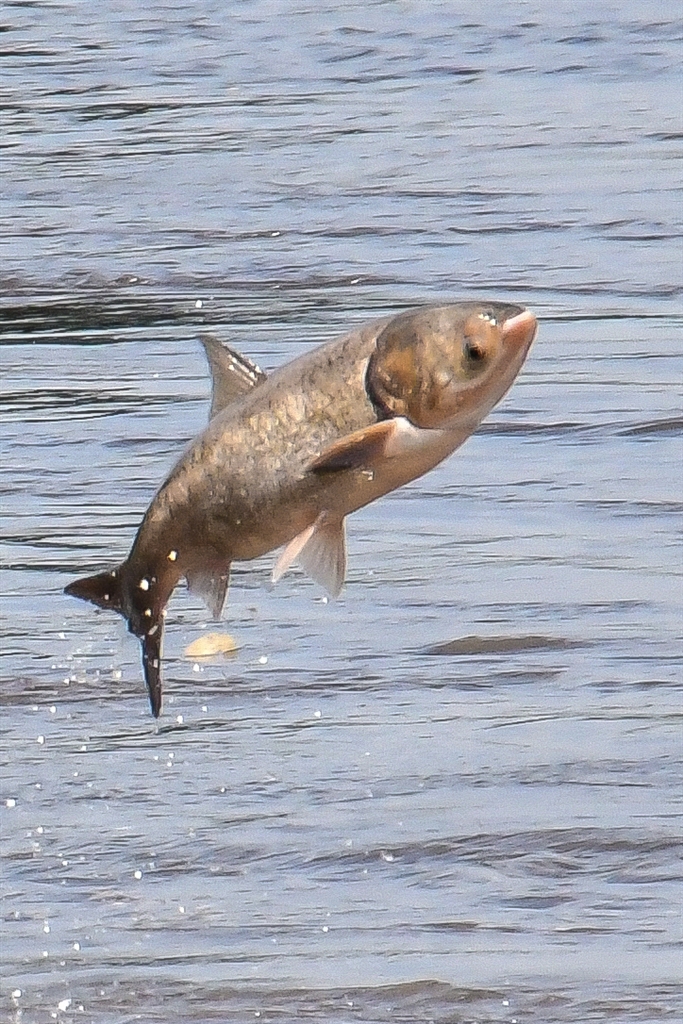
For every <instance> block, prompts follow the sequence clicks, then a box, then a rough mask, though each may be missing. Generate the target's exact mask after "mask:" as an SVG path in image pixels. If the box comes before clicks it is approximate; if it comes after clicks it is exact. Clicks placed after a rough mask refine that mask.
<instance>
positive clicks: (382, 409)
mask: <svg viewBox="0 0 683 1024" xmlns="http://www.w3.org/2000/svg"><path fill="white" fill-rule="evenodd" d="M535 332H536V320H535V318H534V316H533V314H531V313H530V312H528V311H527V310H524V309H522V308H521V307H519V306H513V305H509V304H504V303H478V302H463V303H455V304H450V305H444V306H425V307H421V308H418V309H415V310H410V311H408V312H406V313H402V314H399V315H398V316H395V317H391V318H384V319H381V320H377V321H374V322H373V323H370V324H367V325H366V326H364V327H361V328H359V329H358V330H355V331H352V332H351V333H349V334H346V335H344V336H343V337H341V338H339V339H336V340H335V341H332V342H329V343H328V344H326V345H322V346H320V347H319V348H316V349H314V350H312V351H310V352H307V353H305V354H304V355H301V356H299V357H298V358H297V359H294V360H293V361H292V362H290V363H287V364H285V365H284V366H282V367H280V368H279V369H277V370H275V371H273V373H271V374H270V375H268V376H266V375H265V374H263V373H262V372H261V371H260V370H259V369H258V367H256V366H254V365H253V364H252V363H250V362H249V360H247V359H245V358H244V357H242V356H240V355H239V353H236V352H234V351H233V350H231V349H229V348H227V347H225V346H221V345H220V343H219V342H217V341H216V340H215V339H213V338H210V337H205V338H203V339H202V340H203V343H204V347H205V350H206V354H207V357H208V360H209V365H210V368H211V371H212V377H213V403H212V409H211V419H210V421H209V424H208V426H207V427H206V429H205V430H204V431H203V432H202V433H201V434H200V435H199V436H198V437H197V438H196V439H195V440H194V441H193V442H192V443H191V444H190V445H189V447H188V448H187V449H186V451H185V452H184V454H183V455H182V456H181V458H180V459H179V461H178V462H177V464H176V465H175V467H174V468H173V469H172V471H171V473H170V474H169V476H168V478H167V479H166V481H165V482H164V483H163V484H162V486H161V488H160V489H159V491H158V492H157V494H156V496H155V497H154V499H153V501H152V503H151V505H150V506H149V509H148V510H147V512H146V514H145V516H144V518H143V520H142V523H141V525H140V528H139V530H138V533H137V536H136V538H135V541H134V543H133V547H132V549H131V552H130V554H129V556H128V558H127V559H126V560H125V561H124V562H123V563H122V564H121V565H120V566H118V567H117V568H116V569H114V570H112V571H111V572H106V573H100V574H98V575H97V576H91V577H87V578H85V579H82V580H77V581H75V582H74V583H72V584H70V585H69V586H68V587H67V588H66V592H67V593H68V594H71V595H73V596H76V597H80V598H83V599H84V600H88V601H91V602H92V603H94V604H96V605H99V606H100V607H106V608H111V609H113V610H114V611H117V612H119V613H120V614H122V615H123V616H124V617H125V619H126V620H127V622H128V628H129V630H130V632H131V633H133V634H134V635H136V636H138V637H139V638H140V640H141V643H142V660H143V669H144V675H145V680H146V682H147V687H148V691H149V696H150V702H151V707H152V711H153V713H154V715H155V716H158V715H159V713H160V710H161V671H160V662H161V640H162V633H163V621H164V611H165V608H166V605H167V603H168V600H169V598H170V596H171V594H172V592H173V590H174V589H175V587H176V585H177V583H178V582H179V580H180V579H181V578H182V577H185V578H186V579H187V582H188V585H189V587H190V589H191V590H192V591H194V592H196V593H198V594H200V595H201V596H202V597H203V598H204V599H205V600H206V602H207V604H208V606H209V608H210V610H211V611H212V613H213V614H214V616H215V617H219V616H220V613H221V610H222V607H223V603H224V601H225V596H226V592H227V587H228V582H229V574H230V565H231V563H232V562H233V561H235V560H250V559H253V558H257V557H259V556H260V555H263V554H265V553H266V552H268V551H272V550H274V549H276V548H279V547H283V551H282V553H281V554H280V556H279V558H278V560H277V562H276V565H275V568H274V570H273V579H274V580H277V579H279V578H280V576H281V575H282V574H283V573H284V572H285V571H286V569H287V568H288V567H289V566H290V565H291V564H292V563H293V562H294V561H297V562H299V564H301V565H302V566H303V568H304V569H305V570H306V571H307V572H308V573H309V574H310V575H311V576H312V577H313V578H314V579H316V580H317V581H318V582H320V583H321V584H322V585H323V586H324V587H326V589H327V590H328V591H329V592H330V593H332V594H334V595H336V594H337V593H338V592H339V590H340V589H341V586H342V584H343V581H344V576H345V572H346V546H345V525H344V522H345V517H346V516H347V515H349V514H350V513H351V512H354V511H356V510H357V509H359V508H362V507H363V506H364V505H367V504H368V503H369V502H371V501H374V500H375V499H376V498H378V497H381V496H382V495H383V494H387V493H388V492H389V491H392V490H394V489H395V488H397V487H400V486H402V485H403V484H405V483H407V482H408V481H410V480H413V479H415V478H416V477H418V476H421V475H422V474H423V473H426V472H427V471H428V470H430V469H432V468H433V467H434V466H435V465H437V464H438V463H439V462H441V461H442V460H443V459H444V458H446V457H447V456H448V455H450V454H451V452H453V451H454V450H455V449H456V448H457V447H459V445H460V444H462V442H463V441H464V440H466V438H467V437H469V435H470V434H471V433H472V431H473V430H475V429H476V427H477V426H478V424H479V423H480V422H481V420H482V419H483V418H484V417H485V416H486V415H487V413H488V412H489V411H490V410H491V409H492V408H493V406H494V405H495V404H496V403H497V402H498V401H499V400H500V399H501V398H502V397H503V395H504V394H505V392H506V391H507V390H508V388H509V387H510V386H511V384H512V382H513V381H514V379H515V377H516V375H517V373H518V372H519V369H520V368H521V366H522V364H523V362H524V359H525V357H526V354H527V352H528V350H529V347H530V345H531V343H532V341H533V338H534V335H535Z"/></svg>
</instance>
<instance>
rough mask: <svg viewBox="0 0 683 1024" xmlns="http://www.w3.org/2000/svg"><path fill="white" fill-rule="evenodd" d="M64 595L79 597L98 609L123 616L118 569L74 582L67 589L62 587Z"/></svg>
mask: <svg viewBox="0 0 683 1024" xmlns="http://www.w3.org/2000/svg"><path fill="white" fill-rule="evenodd" d="M64 593H65V594H69V596H70V597H80V599H81V600H82V601H90V603H91V604H96V605H97V606H98V608H110V609H111V611H113V612H118V613H119V615H123V601H122V599H121V579H120V575H119V570H118V569H114V570H113V572H100V573H98V574H97V576H84V577H83V579H81V580H74V582H73V583H70V584H69V585H68V587H64Z"/></svg>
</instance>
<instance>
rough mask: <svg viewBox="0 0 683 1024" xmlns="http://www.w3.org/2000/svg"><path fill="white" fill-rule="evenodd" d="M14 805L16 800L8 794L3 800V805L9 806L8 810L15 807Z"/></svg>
mask: <svg viewBox="0 0 683 1024" xmlns="http://www.w3.org/2000/svg"><path fill="white" fill-rule="evenodd" d="M16 806H17V801H16V800H15V799H14V797H11V796H10V797H8V798H7V800H5V807H9V808H10V810H11V809H12V807H16Z"/></svg>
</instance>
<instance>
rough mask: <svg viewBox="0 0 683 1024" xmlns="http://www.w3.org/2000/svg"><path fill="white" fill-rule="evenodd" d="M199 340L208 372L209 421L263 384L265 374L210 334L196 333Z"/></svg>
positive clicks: (249, 360) (254, 364)
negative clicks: (210, 387) (209, 388)
mask: <svg viewBox="0 0 683 1024" xmlns="http://www.w3.org/2000/svg"><path fill="white" fill-rule="evenodd" d="M199 340H200V341H201V343H202V345H203V346H204V351H205V352H206V358H207V361H208V363H209V370H210V371H211V383H212V394H211V411H210V412H209V419H210V420H212V419H213V418H214V416H215V415H216V413H218V412H221V410H222V409H225V407H226V406H227V405H230V403H231V402H234V401H235V399H236V398H240V397H241V396H242V395H245V394H246V393H247V391H251V389H252V388H255V387H256V386H257V385H258V384H260V383H261V382H262V381H264V380H265V379H266V375H265V373H264V372H263V370H261V369H260V368H259V367H258V366H257V365H256V363H252V361H251V359H247V357H246V356H243V355H242V354H241V353H240V352H237V351H236V350H235V349H234V348H230V346H229V345H225V344H223V342H221V341H219V340H218V338H217V337H216V336H215V335H214V334H200V335H199Z"/></svg>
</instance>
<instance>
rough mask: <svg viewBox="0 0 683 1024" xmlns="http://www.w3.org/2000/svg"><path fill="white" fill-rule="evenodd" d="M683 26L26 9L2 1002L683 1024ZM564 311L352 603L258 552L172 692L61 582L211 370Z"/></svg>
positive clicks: (393, 536) (199, 1017) (16, 1010)
mask: <svg viewBox="0 0 683 1024" xmlns="http://www.w3.org/2000/svg"><path fill="white" fill-rule="evenodd" d="M679 16H680V10H679V9H678V5H675V4H672V3H668V2H662V3H656V4H655V3H641V4H625V5H624V4H622V5H616V4H610V3H603V2H597V3H592V4H590V5H588V4H585V5H584V4H576V3H571V4H570V3H565V2H560V3H557V4H553V5H552V6H549V5H545V4H540V3H535V2H530V3H523V4H522V3H510V2H508V3H505V2H503V3H501V4H498V5H496V7H495V11H494V8H493V7H490V8H489V7H487V6H486V5H481V4H474V3H470V2H463V3H459V4H451V3H438V2H437V3H431V4H418V3H412V2H408V0H406V2H396V3H364V4H355V3H350V2H349V3H342V2H339V3H330V2H328V3H325V4H320V5H313V4H304V3H302V4H295V3H293V2H290V0H283V2H282V3H278V4H275V3H266V2H257V0H255V2H242V3H234V4H231V5H223V4H218V3H209V2H200V3H197V4H193V5H186V4H175V5H174V4H171V3H168V2H149V3H147V4H145V5H144V7H143V5H137V4H131V3H126V2H124V0H119V2H114V0H105V2H103V3H101V4H98V5H85V4H76V3H68V2H65V3H54V4H40V5H36V4H31V3H9V4H6V5H5V7H4V9H3V12H2V25H1V26H0V27H2V29H3V31H2V34H1V35H0V48H1V50H2V67H3V93H4V98H3V101H2V102H3V106H2V124H3V132H2V146H3V198H2V207H1V208H0V257H1V264H0V267H1V270H0V276H1V278H2V284H3V287H2V294H1V297H0V317H1V318H2V337H1V339H0V340H1V342H2V349H1V352H2V365H3V373H2V389H3V395H4V402H3V407H2V418H3V442H2V447H3V460H4V466H5V471H4V473H3V477H2V480H1V481H0V489H1V492H2V510H3V513H4V519H3V527H2V541H3V550H4V559H3V560H4V566H5V567H4V569H3V603H4V607H5V617H4V619H3V622H2V625H1V626H0V631H1V634H2V640H3V656H2V662H1V663H0V681H1V692H0V701H1V703H2V709H3V716H2V725H1V726H0V728H1V729H2V737H3V752H4V753H3V762H2V776H1V779H2V781H1V786H0V792H1V795H2V805H1V806H0V822H1V823H2V842H3V856H4V861H3V872H2V886H3V891H4V907H3V924H2V946H1V956H2V967H3V970H2V974H3V978H4V981H3V999H4V1014H5V1019H7V1020H8V1021H11V1022H14V1024H19V1022H23V1024H28V1022H31V1024H33V1022H36V1024H42V1022H43V1021H45V1022H48V1021H52V1020H59V1021H64V1022H68V1021H72V1020H73V1021H93V1022H96V1024H105V1022H124V1021H125V1022H127V1021H136V1020H141V1021H149V1022H157V1021H158V1022H167V1021H169V1020H180V1021H209V1020H217V1021H218V1020H220V1021H233V1020H234V1021H250V1020H261V1021H298V1020H302V1019H310V1020H316V1021H325V1022H339V1024H342V1022H343V1024H346V1022H358V1021H363V1022H366V1021H367V1022H381V1021H386V1022H389V1021H424V1022H427V1021H435V1022H439V1024H446V1022H449V1024H454V1022H457V1024H461V1022H462V1024H465V1022H472V1021H477V1022H499V1021H500V1022H510V1024H512V1022H513V1021H518V1022H519V1024H522V1022H527V1021H535V1022H542V1024H553V1022H570V1021H571V1022H577V1021H581V1022H583V1021H593V1020H595V1021H613V1022H625V1021H639V1022H653V1024H654V1022H662V1021H667V1020H671V1021H673V1020H679V1019H680V1018H681V1016H682V1015H683V996H682V994H681V987H680V974H681V970H680V950H681V903H680V891H681V890H680V877H681V872H680V853H681V845H682V844H681V841H680V815H681V795H682V794H681V786H680V754H681V731H680V692H681V649H680V644H679V638H680V630H681V588H680V569H681V553H680V552H681V548H680V543H679V540H680V538H679V535H678V534H679V529H680V512H681V508H682V507H683V495H682V493H681V491H682V486H681V472H680V471H681V461H682V456H683V453H682V450H681V433H682V429H681V428H682V425H683V419H682V417H681V401H680V384H681V361H680V337H681V320H682V317H681V314H680V294H681V241H680V238H681V231H680V219H681V218H680V210H681V206H680V181H679V172H678V168H679V167H680V162H678V163H677V160H678V161H680V150H681V145H680V143H681V138H682V137H683V133H682V132H681V125H680V117H679V114H678V110H677V106H678V103H679V100H680V77H679V75H680V71H679V68H678V67H677V64H676V62H677V61H678V60H679V58H680V38H681V31H680V23H679V20H678V19H679ZM479 294H486V295H490V296H493V297H497V298H506V299H511V300H513V301H521V302H523V303H525V304H528V305H529V306H530V307H532V308H533V309H534V310H535V311H536V312H537V313H538V314H539V317H540V320H541V328H540V332H539V337H538V340H537V342H536V345H535V347H534V349H533V351H532V353H531V356H530V358H529V360H528V362H527V365H526V367H525V368H524V370H523V371H522V374H521V375H520V378H519V380H518V382H517V383H516V384H515V386H514V388H513V390H512V392H511V393H510V395H509V396H508V398H507V399H506V400H505V402H504V403H503V404H502V405H501V406H500V408H499V409H497V410H495V411H494V413H493V414H492V415H491V416H490V418H489V419H488V421H487V422H486V423H485V424H484V426H483V427H482V429H481V430H480V431H479V432H478V434H477V435H476V436H475V437H473V438H472V439H471V440H470V441H468V443H467V445H466V446H465V447H464V448H463V449H462V451H460V452H459V453H458V454H456V456H455V457H454V458H453V459H451V460H450V461H449V462H447V463H446V464H445V465H443V466H442V467H440V468H439V469H438V470H436V471H435V472H433V473H432V474H430V475H429V476H427V477H425V478H424V479H422V480H419V481H417V482H415V483H414V484H412V485H411V486H409V487H407V488H405V489H403V490H402V491H400V492H397V493H394V494H392V495H390V496H389V497H388V498H386V499H384V500H382V501H381V502H379V503H377V504H376V505H374V506H372V507H370V508H368V509H366V510H364V511H362V512H361V513H359V514H357V515H355V516H353V517H352V519H351V522H350V524H349V525H350V530H349V560H350V571H349V579H348V582H347V586H346V589H345V591H344V593H343V595H342V597H341V599H340V600H338V601H337V602H330V603H328V602H326V601H325V600H324V598H323V597H322V595H321V593H320V591H319V590H318V589H317V588H316V586H315V585H314V584H312V583H310V582H309V581H308V580H307V579H306V578H304V577H303V576H301V575H297V574H296V573H295V574H293V575H291V576H288V577H287V578H286V579H285V580H284V581H283V582H282V583H281V584H279V585H278V587H277V588H275V589H274V590H272V591H271V590H269V589H268V587H267V580H268V575H269V572H270V567H271V564H272V556H271V557H270V558H266V559H263V560H259V561H258V562H256V563H253V564H242V565H237V566H236V567H235V572H234V576H233V582H232V586H231V591H230V597H229V602H228V605H227V609H226V619H227V622H226V628H227V629H228V630H229V631H230V632H231V633H232V634H233V635H234V636H235V638H236V639H237V641H238V644H239V650H238V652H237V654H236V655H234V656H233V657H232V658H231V659H229V660H225V661H223V662H218V663H213V664H211V663H193V662H192V661H187V660H186V659H185V658H184V657H183V650H184V648H185V646H186V645H187V644H188V643H189V642H190V641H191V640H193V639H195V638H196V637H197V636H199V635H201V632H202V630H203V629H204V628H206V627H207V625H208V623H207V619H206V612H205V611H204V609H203V608H202V607H201V606H200V605H199V604H197V603H196V602H195V601H194V600H193V599H191V598H190V597H189V596H188V595H187V594H186V593H185V592H183V591H182V589H180V590H179V592H178V593H177V595H176V596H175V598H174V601H173V603H172V605H171V608H170V612H169V618H168V626H167V639H166V648H165V652H166V661H165V674H166V693H167V699H166V708H165V713H164V716H163V717H162V719H160V722H159V723H158V725H157V724H156V723H155V722H154V721H153V720H152V718H151V717H150V715H149V713H148V707H147V699H146V695H145V693H144V688H143V684H142V680H141V673H140V666H139V651H138V644H137V643H136V642H135V641H134V640H133V639H132V638H130V637H128V636H127V635H126V634H125V630H124V626H123V624H122V622H121V621H120V620H119V619H117V618H116V617H115V616H110V615H106V614H98V613H97V612H96V611H95V610H94V609H92V608H89V607H87V606H85V605H83V604H81V603H79V602H75V601H72V600H69V599H67V598H65V597H64V596H63V595H62V588H63V586H64V584H65V583H66V582H68V581H69V580H70V579H72V578H73V577H74V576H77V575H79V574H83V573H84V572H88V571H95V570H97V569H99V568H102V567H105V566H108V565H110V564H112V563H113V562H115V561H117V560H119V559H120V558H121V557H122V556H123V555H124V554H125V553H126V551H127V549H128V547H129V545H130V542H131V540H132V537H133V534H134V531H135V528H136V526H137V524H138V522H139V520H140V516H141V514H142V512H143V511H144V509H145V508H146V506H147V504H148V502H149V500H150V498H151V496H152V494H153V492H154V490H155V488H156V487H157V486H158V484H159V482H160V481H161V480H162V479H163V477H164V474H165V473H166V471H167V470H168V468H169V467H170V465H171V464H172V463H173V461H174V460H175V458H176V457H177V455H178V453H179V451H180V450H181V449H182V446H183V444H184V443H185V442H186V441H187V440H188V439H189V438H190V437H192V436H193V435H194V434H195V433H196V432H197V431H198V430H199V429H200V428H201V427H202V425H203V423H204V422H205V418H206V415H207V408H208V401H207V399H208V393H209V385H208V379H207V372H206V368H205V366H204V363H203V357H202V355H201V354H200V348H199V345H198V343H197V334H198V333H199V331H200V330H202V329H204V328H205V327H206V326H207V325H210V326H211V327H212V328H213V329H215V330H216V331H217V332H218V333H220V334H221V336H222V337H224V338H226V339H230V340H231V342H232V343H233V344H235V345H237V346H238V347H240V348H242V349H243V350H244V351H245V352H246V353H247V354H249V355H250V356H251V357H252V358H254V359H256V360H257V361H258V362H259V363H260V365H262V366H263V367H264V368H270V367H272V366H275V365H278V364H279V363H280V362H282V361H283V360H286V359H289V358H291V357H292V356H293V355H294V354H296V353H298V352H299V351H302V350H303V349H305V348H307V347H308V346H310V345H313V344H315V343H319V342H321V341H324V340H326V339H328V338H331V337H333V336H335V335H336V334H338V333H341V332H342V331H345V330H347V329H349V328H351V327H353V326H355V325H356V324H358V323H361V322H362V321H364V320H366V319H369V318H371V317H374V316H377V315H382V314H384V313H385V312H386V313H389V312H392V311H398V310H400V309H403V308H405V307H407V306H410V305H413V304H416V303H419V302H424V301H435V300H437V299H454V298H458V297H460V296H472V295H479Z"/></svg>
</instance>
